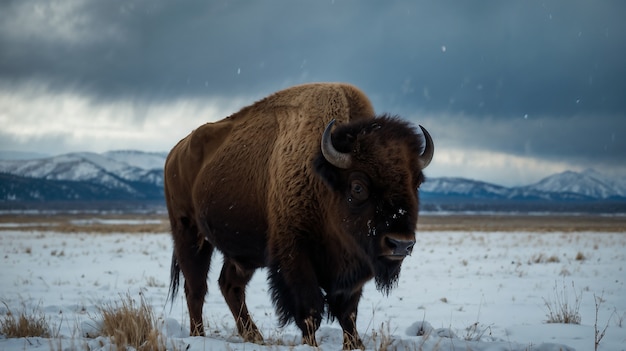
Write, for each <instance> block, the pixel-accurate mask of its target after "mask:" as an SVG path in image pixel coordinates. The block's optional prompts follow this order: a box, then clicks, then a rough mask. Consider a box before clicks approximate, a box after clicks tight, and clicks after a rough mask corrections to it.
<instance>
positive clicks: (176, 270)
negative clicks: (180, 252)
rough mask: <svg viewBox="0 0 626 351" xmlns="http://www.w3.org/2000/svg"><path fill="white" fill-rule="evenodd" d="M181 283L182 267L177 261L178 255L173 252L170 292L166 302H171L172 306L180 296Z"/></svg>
mask: <svg viewBox="0 0 626 351" xmlns="http://www.w3.org/2000/svg"><path fill="white" fill-rule="evenodd" d="M179 283H180V266H179V265H178V260H177V259H176V254H175V253H174V252H172V266H171V267H170V290H169V291H168V292H167V298H166V301H168V300H169V302H170V304H171V305H173V304H174V298H176V294H178V284H179Z"/></svg>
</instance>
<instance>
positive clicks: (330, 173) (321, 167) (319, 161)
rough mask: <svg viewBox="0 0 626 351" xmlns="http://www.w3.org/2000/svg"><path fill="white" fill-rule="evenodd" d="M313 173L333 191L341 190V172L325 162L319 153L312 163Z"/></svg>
mask: <svg viewBox="0 0 626 351" xmlns="http://www.w3.org/2000/svg"><path fill="white" fill-rule="evenodd" d="M313 167H314V169H315V173H317V175H318V176H320V177H321V178H322V180H323V181H324V183H326V185H328V186H329V187H330V188H331V189H333V190H334V191H339V190H340V189H342V183H343V181H342V179H341V170H340V169H339V168H337V167H335V166H333V165H332V164H330V162H328V161H327V160H326V158H324V155H322V153H321V152H320V153H319V155H317V157H316V158H315V160H314V161H313Z"/></svg>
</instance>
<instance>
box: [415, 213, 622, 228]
mask: <svg viewBox="0 0 626 351" xmlns="http://www.w3.org/2000/svg"><path fill="white" fill-rule="evenodd" d="M417 229H418V231H480V232H512V231H528V232H587V231H589V232H626V217H623V216H600V215H579V216H573V215H559V214H554V215H545V216H534V215H523V214H521V215H498V214H493V215H487V214H476V215H463V214H453V215H422V216H420V218H419V221H418V224H417Z"/></svg>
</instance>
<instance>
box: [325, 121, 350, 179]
mask: <svg viewBox="0 0 626 351" xmlns="http://www.w3.org/2000/svg"><path fill="white" fill-rule="evenodd" d="M333 124H335V120H334V119H333V120H332V121H330V123H328V125H327V126H326V129H325V130H324V134H323V135H322V155H324V158H325V159H326V161H328V162H330V164H332V165H333V166H335V167H337V168H341V169H347V168H350V166H351V165H352V156H351V155H350V154H349V153H343V152H339V151H337V149H335V146H334V145H333V141H332V138H331V136H330V130H331V129H332V128H333Z"/></svg>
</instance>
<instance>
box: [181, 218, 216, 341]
mask: <svg viewBox="0 0 626 351" xmlns="http://www.w3.org/2000/svg"><path fill="white" fill-rule="evenodd" d="M171 224H172V235H173V238H174V256H175V260H176V261H177V262H178V267H179V268H180V270H181V271H182V272H183V277H184V278H185V297H186V298H187V308H188V309H189V328H190V335H192V336H194V335H202V336H203V335H204V324H203V322H202V307H203V305H204V297H205V296H206V293H207V274H208V273H209V265H210V263H211V256H212V254H213V245H211V244H209V243H208V242H206V241H204V240H203V236H201V234H200V233H199V232H198V227H197V226H196V224H195V221H192V220H189V219H188V218H181V219H173V220H171ZM172 264H173V265H174V262H172Z"/></svg>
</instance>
